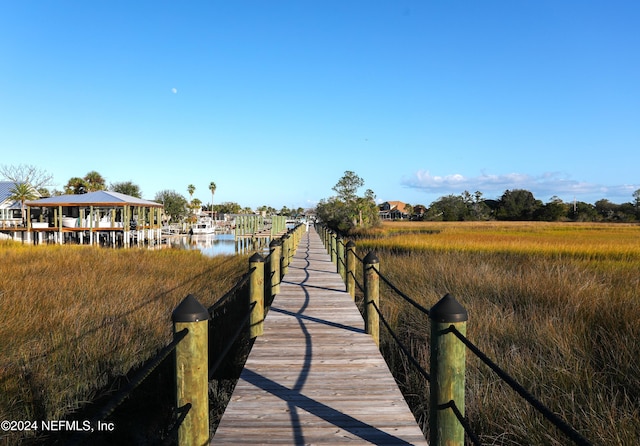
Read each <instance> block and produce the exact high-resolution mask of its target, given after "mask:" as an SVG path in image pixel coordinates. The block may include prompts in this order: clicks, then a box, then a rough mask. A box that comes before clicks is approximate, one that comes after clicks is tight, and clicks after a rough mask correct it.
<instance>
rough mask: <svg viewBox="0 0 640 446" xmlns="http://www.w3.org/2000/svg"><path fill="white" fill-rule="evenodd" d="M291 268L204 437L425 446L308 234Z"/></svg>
mask: <svg viewBox="0 0 640 446" xmlns="http://www.w3.org/2000/svg"><path fill="white" fill-rule="evenodd" d="M288 271H289V272H288V274H287V275H285V277H284V278H283V280H282V283H281V286H280V293H279V294H278V295H277V296H276V298H275V300H274V302H273V303H272V306H271V308H270V309H269V312H268V314H267V317H266V320H265V323H264V335H263V336H261V337H259V338H257V339H256V341H255V343H254V346H253V349H252V351H251V354H250V355H249V358H248V360H247V363H246V365H245V368H244V370H243V372H242V375H241V377H240V380H239V382H238V384H237V386H236V389H235V391H234V393H233V395H232V398H231V402H230V403H229V406H228V407H227V410H226V411H225V413H224V415H223V417H222V420H221V422H220V425H219V426H218V429H217V431H216V433H215V436H214V437H213V439H212V442H211V443H212V444H245V445H246V444H282V445H285V444H286V445H291V444H294V445H303V444H335V443H349V444H354V445H360V444H362V445H364V444H380V445H383V444H395V445H402V444H417V445H426V444H427V442H426V440H425V438H424V436H423V434H422V432H421V430H420V428H419V427H418V425H417V423H416V421H415V419H414V417H413V415H412V414H411V412H410V410H409V408H408V406H407V404H406V402H405V400H404V398H403V397H402V394H401V393H400V390H399V389H398V386H397V384H396V383H395V380H394V379H393V377H392V375H391V373H390V371H389V369H388V367H387V364H386V363H385V362H384V359H383V358H382V356H381V355H380V352H379V351H378V348H377V346H376V345H375V342H374V341H373V340H372V338H371V337H370V336H369V335H367V334H366V333H365V332H364V321H363V320H362V316H361V315H360V313H359V311H358V309H357V308H356V306H355V304H354V303H353V299H352V298H351V296H350V295H349V294H348V293H347V292H346V287H345V285H344V283H343V282H342V279H341V278H340V276H339V275H338V274H337V272H336V267H335V265H334V264H333V263H331V261H330V257H329V256H328V255H327V253H326V250H325V249H324V246H322V243H321V242H320V239H319V237H318V235H317V234H316V233H315V232H309V233H307V234H306V235H305V236H304V237H303V238H302V241H301V243H300V246H299V247H298V251H297V253H296V255H295V257H294V258H293V260H292V262H291V264H290V265H289V270H288Z"/></svg>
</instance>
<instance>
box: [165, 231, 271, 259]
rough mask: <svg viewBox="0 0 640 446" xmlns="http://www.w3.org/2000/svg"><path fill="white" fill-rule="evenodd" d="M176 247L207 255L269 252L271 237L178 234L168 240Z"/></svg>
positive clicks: (168, 242)
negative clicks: (248, 237) (257, 238)
mask: <svg viewBox="0 0 640 446" xmlns="http://www.w3.org/2000/svg"><path fill="white" fill-rule="evenodd" d="M167 244H168V245H170V246H171V247H172V248H174V249H197V250H199V251H200V252H202V254H204V255H206V256H210V257H213V256H218V255H233V254H246V253H251V252H254V251H261V252H262V253H263V254H265V251H266V254H268V246H269V239H260V240H254V241H252V240H250V239H244V240H239V241H236V240H235V235H234V234H200V235H176V236H172V237H170V238H169V239H168V240H167Z"/></svg>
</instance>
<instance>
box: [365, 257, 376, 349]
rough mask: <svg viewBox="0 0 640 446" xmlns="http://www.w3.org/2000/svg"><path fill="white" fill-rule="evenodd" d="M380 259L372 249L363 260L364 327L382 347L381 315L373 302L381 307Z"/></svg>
mask: <svg viewBox="0 0 640 446" xmlns="http://www.w3.org/2000/svg"><path fill="white" fill-rule="evenodd" d="M378 271H380V261H379V260H378V256H376V254H375V253H374V252H373V251H371V252H369V254H367V255H366V257H365V258H364V261H363V276H364V314H365V318H364V329H365V331H366V332H367V333H368V334H370V335H371V337H372V338H373V340H374V341H375V342H376V345H377V346H378V347H380V317H379V316H378V312H377V311H376V309H375V308H373V304H375V305H376V306H377V307H378V308H380V277H379V276H378Z"/></svg>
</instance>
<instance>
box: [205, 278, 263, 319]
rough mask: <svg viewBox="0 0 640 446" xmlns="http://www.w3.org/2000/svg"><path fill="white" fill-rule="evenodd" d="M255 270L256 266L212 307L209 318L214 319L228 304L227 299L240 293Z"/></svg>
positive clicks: (209, 309)
mask: <svg viewBox="0 0 640 446" xmlns="http://www.w3.org/2000/svg"><path fill="white" fill-rule="evenodd" d="M255 270H256V267H255V266H254V267H252V268H251V269H249V271H247V272H246V273H244V275H243V276H242V277H241V278H240V280H238V282H236V284H235V285H234V286H233V287H232V288H231V289H230V290H229V291H227V292H226V293H225V294H224V295H223V296H222V297H221V298H220V299H218V301H217V302H216V303H215V304H213V305H211V306H210V307H209V308H208V309H207V311H208V312H209V317H213V312H214V311H216V310H217V309H218V308H220V307H221V306H222V305H223V304H224V303H225V302H226V300H227V299H229V298H231V297H232V296H234V295H235V294H236V291H238V289H240V288H241V287H242V286H244V285H245V284H246V283H247V282H248V281H249V278H250V277H251V274H253V272H254V271H255Z"/></svg>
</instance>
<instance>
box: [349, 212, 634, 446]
mask: <svg viewBox="0 0 640 446" xmlns="http://www.w3.org/2000/svg"><path fill="white" fill-rule="evenodd" d="M354 237H355V241H356V244H357V250H358V255H359V256H360V257H363V256H364V255H365V254H366V253H367V252H368V251H370V250H375V251H376V252H377V254H378V257H379V259H380V271H381V273H382V274H383V275H384V276H385V277H387V278H388V279H389V280H390V281H391V282H392V283H394V284H396V285H397V286H398V288H399V289H400V290H402V291H403V292H404V293H405V294H407V295H408V296H410V297H412V298H413V299H414V300H417V301H418V302H419V303H421V304H422V305H424V306H425V307H426V308H430V307H431V306H433V304H435V303H436V302H437V301H438V300H439V299H440V298H441V297H442V296H443V295H444V294H446V293H450V294H452V295H453V296H454V297H455V298H456V299H457V300H458V301H459V302H460V303H461V304H462V305H463V306H465V308H466V309H467V310H468V312H469V322H468V326H467V337H468V338H469V339H470V340H471V341H472V342H473V343H474V344H476V345H477V346H478V347H479V348H480V349H481V350H482V351H484V352H485V353H486V354H487V355H488V356H489V358H492V359H493V360H494V361H495V362H497V363H498V365H500V366H501V367H502V368H503V369H504V370H506V371H507V373H509V374H510V375H511V376H513V377H514V378H515V379H516V380H517V381H518V382H520V383H521V384H522V385H523V386H524V387H525V388H527V389H528V390H529V391H530V392H532V393H533V394H534V395H535V396H536V397H537V398H538V399H539V400H541V401H542V402H543V403H544V404H545V405H546V406H547V407H549V408H551V409H552V410H553V411H554V412H556V413H558V414H559V415H560V416H562V417H563V418H564V419H565V420H566V421H567V422H568V423H569V424H570V425H572V426H573V427H574V428H575V429H577V430H578V431H579V432H580V433H581V434H582V435H584V436H585V437H586V438H588V439H589V440H591V441H592V442H593V444H603V445H605V444H606V445H635V444H637V442H638V439H639V438H640V342H638V339H640V226H638V225H625V224H571V223H516V222H513V223H499V222H483V223H471V222H469V223H426V222H425V223H422V222H421V223H418V222H405V223H385V224H384V225H382V226H381V227H379V228H376V229H371V230H368V231H361V232H359V233H357V234H355V235H354ZM380 301H381V306H382V311H383V314H385V317H386V318H388V320H389V321H390V322H391V323H392V324H393V325H394V326H395V329H396V330H397V331H398V332H399V333H400V334H401V336H402V338H403V339H404V340H405V342H406V344H407V345H409V346H411V349H412V351H413V354H414V356H415V357H416V358H418V359H419V360H420V362H421V364H423V365H424V366H425V367H426V368H427V369H428V364H429V359H428V358H429V339H428V337H429V321H428V319H427V317H426V316H425V315H422V314H421V313H419V312H417V311H416V310H415V309H414V308H413V307H412V306H411V305H409V304H407V303H405V302H404V301H403V300H402V298H400V297H399V296H397V295H395V293H393V291H391V290H389V289H386V288H385V286H384V285H383V284H381V297H380ZM384 333H385V330H384V329H381V334H384ZM392 343H393V340H391V339H390V338H389V337H386V338H383V345H382V346H381V348H382V349H383V351H384V353H385V356H386V357H387V360H388V361H389V362H390V367H391V368H392V370H393V371H394V373H395V374H397V376H398V377H399V378H400V381H401V382H406V384H405V385H403V386H402V387H403V391H404V393H405V396H406V397H407V399H408V400H409V402H410V405H411V406H412V410H413V411H414V414H415V415H416V417H417V418H418V420H420V421H421V422H423V425H424V427H425V430H426V429H427V426H426V422H427V414H428V392H429V390H428V385H425V384H424V383H423V382H422V381H421V379H420V378H419V377H418V375H417V373H415V372H414V371H413V366H412V365H410V364H408V362H407V361H406V360H404V359H403V358H402V356H401V354H399V353H397V351H396V350H395V348H394V346H393V344H392ZM466 385H467V391H466V415H467V417H468V418H469V420H470V422H471V424H472V426H473V428H474V430H475V432H476V433H478V434H479V436H480V439H481V441H482V443H483V444H488V445H516V444H517V445H520V444H532V445H566V444H571V442H570V441H569V440H568V439H567V438H566V437H565V436H564V435H563V434H562V433H561V432H559V431H558V430H557V429H556V428H554V427H553V425H551V424H550V423H549V422H547V421H546V420H544V419H543V417H542V416H540V415H539V414H538V413H537V412H536V411H535V409H533V408H531V407H530V406H529V405H528V404H527V403H526V402H525V401H524V400H522V399H521V398H520V397H519V396H518V395H517V394H516V393H515V392H514V391H513V390H512V389H511V388H509V387H508V386H507V385H506V384H504V383H502V382H501V381H500V380H499V379H498V377H497V376H496V375H495V374H494V373H493V372H492V371H491V370H490V369H489V368H488V367H487V366H486V365H484V364H483V363H481V362H480V361H479V360H478V359H477V358H476V357H475V356H473V355H472V354H471V353H470V352H468V354H467V383H466Z"/></svg>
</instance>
